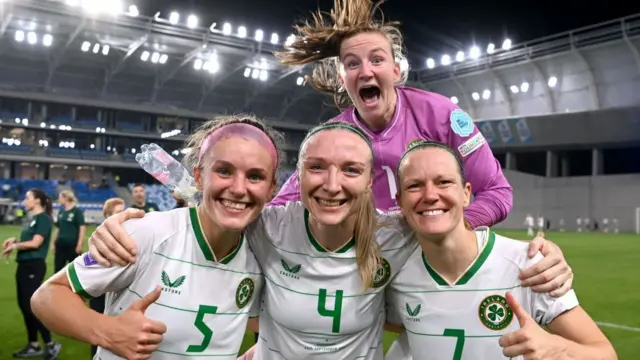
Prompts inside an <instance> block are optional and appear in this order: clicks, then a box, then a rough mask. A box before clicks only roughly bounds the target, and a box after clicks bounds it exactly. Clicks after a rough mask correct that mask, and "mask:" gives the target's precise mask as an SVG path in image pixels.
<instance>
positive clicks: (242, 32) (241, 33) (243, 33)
mask: <svg viewBox="0 0 640 360" xmlns="http://www.w3.org/2000/svg"><path fill="white" fill-rule="evenodd" d="M238 37H239V38H246V37H247V28H246V27H244V26H238Z"/></svg>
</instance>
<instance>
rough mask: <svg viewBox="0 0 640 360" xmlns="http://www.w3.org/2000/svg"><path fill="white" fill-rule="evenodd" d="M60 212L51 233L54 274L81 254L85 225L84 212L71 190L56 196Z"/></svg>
mask: <svg viewBox="0 0 640 360" xmlns="http://www.w3.org/2000/svg"><path fill="white" fill-rule="evenodd" d="M58 202H59V203H60V206H61V207H60V211H58V216H57V217H56V220H55V225H56V227H57V229H55V230H54V231H53V246H52V247H51V252H53V253H54V254H55V257H54V262H53V263H54V268H55V272H58V271H60V270H61V269H62V268H63V267H65V265H67V263H70V262H72V261H73V259H75V258H76V256H78V255H80V254H82V246H83V243H84V234H85V232H86V231H87V225H86V224H85V222H84V211H83V210H81V209H80V208H79V207H78V206H77V205H78V199H76V196H75V195H74V194H73V191H71V190H64V191H62V192H60V195H59V196H58Z"/></svg>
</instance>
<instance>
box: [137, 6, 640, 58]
mask: <svg viewBox="0 0 640 360" xmlns="http://www.w3.org/2000/svg"><path fill="white" fill-rule="evenodd" d="M127 2H129V1H127ZM133 2H134V3H136V4H137V5H138V7H139V8H140V11H141V12H142V13H144V14H146V15H153V14H154V13H155V12H156V11H162V12H163V17H165V18H166V17H168V13H169V12H170V11H178V12H180V13H181V14H185V15H182V19H184V18H185V17H186V14H188V13H191V12H193V13H195V14H196V15H198V17H199V18H200V19H201V20H200V21H201V24H204V23H206V24H207V26H208V25H209V24H210V23H211V22H214V21H216V22H218V24H220V25H218V27H221V24H222V23H223V22H227V21H228V22H230V23H231V24H232V25H234V27H235V26H238V25H245V26H246V27H247V29H248V30H249V34H252V33H253V31H254V30H255V29H257V28H262V29H263V30H264V31H265V34H270V33H271V32H274V31H275V32H278V33H280V34H281V39H282V38H283V37H282V34H288V33H290V32H291V25H292V24H293V23H294V22H295V21H296V20H299V19H300V18H301V17H306V15H307V14H308V13H309V11H312V10H314V9H316V8H317V7H318V6H319V7H320V8H321V9H323V10H329V9H331V7H332V6H333V1H332V0H133ZM487 3H488V2H484V1H481V0H475V1H470V0H457V1H443V2H434V1H428V0H387V1H386V2H385V3H384V4H383V5H382V10H383V11H384V14H385V18H386V19H389V20H392V21H400V22H401V23H402V26H401V28H402V31H403V33H404V35H405V45H406V47H407V49H408V52H409V57H410V59H412V60H414V61H415V60H417V59H418V58H420V59H425V58H426V57H434V58H439V57H440V55H442V54H443V53H445V52H448V53H455V52H456V51H457V50H468V49H469V48H470V47H471V46H472V45H473V44H474V42H475V43H476V44H477V45H478V46H479V47H480V48H481V49H486V45H487V44H488V43H489V42H494V43H495V44H496V45H497V46H500V45H499V44H501V43H502V41H503V39H504V38H505V37H509V38H510V39H511V40H512V41H513V43H514V44H518V43H521V42H524V41H528V40H533V39H536V38H540V37H543V36H547V35H552V34H556V33H559V32H563V31H568V30H572V29H576V28H579V27H584V26H588V25H592V24H596V23H600V22H603V21H608V20H613V19H616V18H619V17H623V16H628V15H633V14H638V13H640V2H636V1H629V0H612V1H608V2H606V5H607V6H606V7H604V6H602V5H600V4H598V3H601V2H592V3H593V4H597V5H592V6H587V5H584V4H586V3H587V2H586V1H584V2H577V1H575V0H556V1H504V0H503V1H493V2H491V5H487ZM634 3H635V4H634ZM547 4H549V5H547ZM580 4H583V5H580Z"/></svg>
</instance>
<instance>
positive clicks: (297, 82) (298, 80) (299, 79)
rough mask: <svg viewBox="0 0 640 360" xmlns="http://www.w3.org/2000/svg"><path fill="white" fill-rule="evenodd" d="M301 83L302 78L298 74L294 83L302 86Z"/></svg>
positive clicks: (302, 81)
mask: <svg viewBox="0 0 640 360" xmlns="http://www.w3.org/2000/svg"><path fill="white" fill-rule="evenodd" d="M302 84H304V78H303V77H302V76H298V78H297V79H296V85H298V86H302Z"/></svg>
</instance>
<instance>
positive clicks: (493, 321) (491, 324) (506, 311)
mask: <svg viewBox="0 0 640 360" xmlns="http://www.w3.org/2000/svg"><path fill="white" fill-rule="evenodd" d="M478 316H479V317H480V322H481V323H482V324H483V325H484V326H486V327H487V328H489V329H491V330H502V329H504V328H506V327H507V326H509V324H511V320H513V311H512V310H511V308H510V307H509V305H508V304H507V299H505V297H504V296H500V295H491V296H487V297H486V298H484V300H482V302H481V303H480V306H478Z"/></svg>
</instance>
